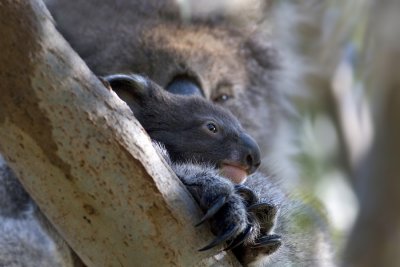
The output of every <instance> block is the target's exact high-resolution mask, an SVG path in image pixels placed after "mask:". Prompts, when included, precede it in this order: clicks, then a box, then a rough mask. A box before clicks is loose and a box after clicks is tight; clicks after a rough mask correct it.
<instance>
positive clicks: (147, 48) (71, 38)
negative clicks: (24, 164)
mask: <svg viewBox="0 0 400 267" xmlns="http://www.w3.org/2000/svg"><path fill="white" fill-rule="evenodd" d="M203 2H207V3H211V7H212V8H210V9H207V8H204V6H201V3H203ZM231 2H232V3H233V2H234V3H236V4H237V6H233V7H232V6H226V5H227V4H230V3H231ZM280 2H282V3H284V4H286V3H287V1H280ZM46 4H47V6H48V8H49V10H50V12H51V14H52V15H53V17H54V20H55V23H56V25H57V27H58V29H59V31H60V32H61V33H62V34H63V36H64V37H65V38H66V39H67V41H68V42H69V43H70V44H71V46H72V47H73V48H74V49H75V51H76V52H77V53H78V54H79V55H80V56H81V57H82V58H83V60H84V61H85V62H86V64H87V65H88V66H89V67H90V69H91V70H92V71H93V72H94V73H95V74H97V75H99V76H107V75H110V74H114V73H139V74H143V75H144V76H146V77H149V79H150V80H152V81H154V82H155V83H156V84H158V85H159V86H160V87H161V88H164V89H165V90H166V91H169V92H171V93H175V94H180V95H181V96H182V98H180V101H183V99H184V98H183V97H189V98H190V97H192V95H197V96H198V97H202V98H204V99H205V100H206V101H209V102H212V103H214V104H215V105H218V106H220V107H221V108H223V109H226V110H229V111H230V112H231V113H232V114H233V115H234V116H236V118H237V119H238V120H239V122H240V123H241V125H242V127H243V129H244V131H245V132H247V133H249V134H250V135H251V136H252V137H253V138H254V139H255V141H256V142H257V144H258V145H259V148H260V158H261V162H262V164H261V165H260V167H259V168H258V170H259V171H256V172H254V173H250V172H249V171H247V172H246V174H249V176H248V177H247V179H246V180H245V181H244V178H243V177H244V175H243V168H235V169H233V173H229V168H225V173H222V172H220V171H218V170H217V169H215V166H212V165H213V163H212V162H208V163H207V164H206V165H202V164H193V163H190V162H189V163H188V162H179V161H177V162H175V161H173V160H171V161H170V162H171V164H172V166H173V168H174V170H175V171H176V173H177V174H178V176H179V177H180V178H181V180H182V181H185V177H186V178H187V179H189V180H190V179H192V180H193V179H194V178H195V177H197V175H198V174H201V173H203V174H204V173H208V175H209V176H210V177H214V178H212V179H213V180H221V183H225V184H229V186H228V187H230V188H231V189H228V190H227V191H224V192H225V193H223V192H221V194H217V195H218V196H221V195H224V194H226V192H228V191H229V192H231V193H229V195H230V196H238V195H239V196H241V197H242V199H243V201H241V202H240V203H241V204H240V206H241V207H242V208H240V210H241V211H242V212H243V213H242V214H243V216H242V215H240V217H241V218H245V219H242V220H240V223H238V224H236V225H235V227H239V228H237V229H236V230H235V231H234V232H235V233H233V234H231V235H230V236H229V237H227V239H226V241H228V246H227V247H228V248H229V245H230V244H234V245H236V244H239V245H238V246H237V247H235V248H231V249H233V252H234V253H235V255H236V256H237V258H238V259H239V260H240V261H241V262H242V263H243V264H244V265H248V266H332V265H334V262H333V260H332V253H331V249H330V242H329V225H328V223H327V221H326V219H325V216H324V213H323V211H321V209H320V208H319V207H318V205H317V204H316V203H315V202H312V201H309V199H308V198H307V197H304V196H302V195H300V196H299V195H297V194H292V193H288V192H287V191H286V184H287V183H286V181H287V180H289V181H292V179H291V177H290V176H291V175H292V174H293V173H294V176H296V175H295V173H296V171H295V165H294V164H293V163H291V161H290V160H289V158H288V156H287V153H286V151H287V150H288V149H287V148H288V147H290V139H289V140H288V139H287V136H286V133H287V131H285V127H286V124H285V122H286V121H287V117H288V114H289V113H290V110H291V106H290V105H288V102H289V101H288V97H287V96H288V94H289V93H290V92H292V91H299V90H301V89H300V88H299V86H297V84H296V86H294V87H293V86H292V85H293V84H292V81H293V76H295V74H294V73H293V72H292V71H291V70H290V69H291V68H292V67H293V66H295V65H296V61H294V60H291V58H292V57H291V55H292V53H291V51H290V50H288V48H290V47H288V45H287V42H286V40H288V39H287V36H288V35H286V34H285V33H284V32H285V31H286V27H287V24H288V23H289V22H290V20H291V19H292V18H293V17H295V16H294V14H295V12H291V11H290V8H289V9H287V8H284V9H280V8H278V9H276V8H275V7H274V6H273V5H271V1H266V0H249V1H190V0H188V1H175V0H165V1H161V0H129V1H128V0H120V1H111V0H96V1H94V0H76V1H68V0H47V1H46ZM280 10H284V13H282V12H281V11H280ZM285 12H288V13H285ZM289 35H290V34H289ZM289 39H290V38H289ZM127 102H128V101H127ZM206 126H207V125H206ZM211 128H212V127H211ZM282 129H283V130H282ZM178 141H179V140H176V142H178ZM166 146H167V145H166ZM167 150H168V149H160V152H163V151H164V152H163V153H165V151H167ZM172 157H173V156H172ZM167 158H168V157H167ZM241 158H242V159H243V157H241ZM237 159H238V158H236V160H237ZM214 165H215V163H214ZM228 165H229V164H228ZM228 167H229V166H228ZM236 167H237V166H236ZM220 169H221V170H223V168H220ZM238 170H241V171H238ZM293 170H294V171H293ZM5 174H7V175H6V176H7V177H10V176H12V175H11V172H9V171H7V172H5ZM224 175H225V177H231V179H232V180H234V179H237V181H236V182H235V183H237V182H238V181H242V182H243V181H244V183H243V184H241V185H235V183H234V182H232V181H230V180H229V178H228V179H227V178H224ZM191 177H192V178H191ZM1 186H2V185H1V184H0V187H1ZM241 186H243V187H242V188H248V189H249V190H247V189H240V187H241ZM244 186H245V187H244ZM188 188H190V186H188ZM192 188H194V187H192ZM189 190H190V191H191V193H192V194H193V195H194V196H195V198H196V199H197V201H198V202H199V203H201V201H199V199H198V198H199V196H197V197H196V192H195V191H194V190H192V189H189ZM245 191H246V192H245ZM7 192H8V193H17V191H15V190H11V192H10V191H7ZM244 192H245V193H244ZM252 198H253V200H252ZM7 199H16V198H15V197H12V198H7ZM18 199H19V198H18ZM210 199H213V198H210ZM214 199H218V198H217V197H216V198H214ZM224 201H226V200H224ZM221 202H223V201H222V200H221ZM29 203H31V202H29V201H28V204H29ZM250 203H251V204H250ZM257 203H266V204H267V205H265V204H263V205H261V208H259V209H254V210H253V208H255V207H257V205H256V204H257ZM212 204H217V203H212ZM212 204H210V203H209V204H206V205H205V206H203V207H202V208H203V210H204V211H205V213H206V214H207V213H208V211H209V210H211V211H213V210H214V209H212V208H210V207H211V206H213V205H212ZM200 205H201V204H200ZM254 205H256V206H254ZM32 206H33V208H32ZM228 206H230V207H232V206H233V204H232V206H231V205H223V206H222V207H220V209H218V208H216V210H217V211H216V213H214V212H211V215H210V216H209V217H208V216H207V217H206V219H205V220H208V221H210V224H211V229H213V231H214V232H215V233H216V235H217V241H216V242H212V243H211V245H215V243H218V242H220V241H221V240H224V238H222V239H221V236H220V235H221V234H222V233H223V232H226V229H227V228H226V227H224V219H225V218H221V217H219V215H218V214H227V213H229V212H228V211H227V213H225V212H224V211H223V210H224V209H225V207H228ZM252 206H253V207H252ZM0 207H1V205H0ZM16 207H17V208H18V209H22V211H20V213H21V214H24V217H19V218H18V220H29V221H36V217H37V216H39V215H40V213H38V212H36V210H37V209H36V208H35V206H34V204H29V205H25V204H24V205H17V206H16ZM26 207H31V208H30V209H27V208H26ZM216 207H218V205H217V206H216ZM250 207H252V208H250ZM221 209H222V210H221ZM32 210H33V211H32ZM264 217H266V218H264ZM24 218H25V219H24ZM251 220H254V221H256V222H257V223H258V224H259V226H258V229H255V227H254V226H253V225H257V223H254V222H252V221H251ZM242 222H244V223H242ZM249 225H252V226H253V229H251V230H250V229H249V228H248V226H249ZM35 227H36V228H37V229H42V230H43V231H45V230H46V229H47V228H48V227H49V226H46V227H42V228H40V227H41V225H40V224H39V225H38V226H35ZM228 228H229V227H228ZM256 228H257V227H256ZM222 229H223V230H222ZM26 231H28V233H31V232H32V231H29V229H28V230H26ZM26 231H25V232H26ZM3 232H4V233H8V236H9V233H10V231H9V230H7V231H3ZM16 232H17V233H16V234H15V236H20V235H21V234H22V232H23V231H21V232H18V231H16ZM247 232H249V233H250V234H249V235H247V237H244V238H243V237H241V236H242V234H246V233H247ZM0 235H2V234H1V233H0ZM274 235H276V236H274ZM239 237H240V238H239ZM264 237H265V238H264ZM52 239H54V238H50V237H47V239H46V240H47V241H46V242H43V243H51V242H50V241H51V240H52ZM0 240H1V238H0ZM49 240H50V241H49ZM242 240H244V241H243V242H242V243H241V242H240V241H242ZM232 241H234V242H233V243H232ZM222 242H224V241H222ZM269 242H271V244H272V245H271V246H269V245H268V244H269ZM257 244H259V245H260V246H258V245H257ZM0 246H1V244H0ZM31 246H32V245H31ZM33 247H34V249H35V248H36V249H38V250H39V251H47V252H48V253H47V254H46V253H38V254H37V255H42V256H43V257H46V255H47V257H50V258H51V260H52V261H54V260H55V259H57V257H56V254H57V253H58V250H57V249H54V242H53V245H52V246H50V247H53V248H51V249H49V247H48V246H47V247H46V246H42V245H38V244H35V245H34V246H33ZM206 248H207V246H206ZM2 251H7V250H2V249H0V253H1V252H2ZM7 255H11V253H6V255H5V256H6V257H7ZM2 257H3V256H2ZM0 258H1V257H0ZM9 258H10V257H9ZM11 258H12V257H11ZM28 262H29V261H28ZM21 265H22V266H23V264H20V265H17V266H21ZM0 266H1V264H0ZM11 266H12V265H11ZM28 266H29V264H28ZM37 266H42V265H41V264H37ZM53 266H68V265H53Z"/></svg>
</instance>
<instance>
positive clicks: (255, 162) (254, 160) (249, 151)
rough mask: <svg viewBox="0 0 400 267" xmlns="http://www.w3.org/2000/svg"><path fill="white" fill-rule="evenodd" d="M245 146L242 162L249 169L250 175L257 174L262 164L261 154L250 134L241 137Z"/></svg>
mask: <svg viewBox="0 0 400 267" xmlns="http://www.w3.org/2000/svg"><path fill="white" fill-rule="evenodd" d="M240 143H241V145H242V146H243V152H244V153H243V154H242V162H243V163H244V164H246V165H247V166H248V167H249V174H251V173H253V172H255V171H256V170H257V168H258V167H259V166H260V164H261V152H260V148H259V147H258V145H257V143H256V141H255V140H254V139H253V138H252V137H251V136H250V135H248V134H242V135H241V136H240Z"/></svg>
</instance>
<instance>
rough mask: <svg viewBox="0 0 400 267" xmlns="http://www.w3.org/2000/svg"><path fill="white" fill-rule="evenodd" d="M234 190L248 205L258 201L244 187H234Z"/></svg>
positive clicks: (250, 191)
mask: <svg viewBox="0 0 400 267" xmlns="http://www.w3.org/2000/svg"><path fill="white" fill-rule="evenodd" d="M235 190H236V192H237V193H239V194H240V195H241V197H243V199H244V200H245V201H246V203H247V204H248V205H250V204H252V203H255V202H257V201H258V197H257V196H256V194H255V193H254V192H253V191H252V190H251V189H250V188H248V187H247V186H245V185H235Z"/></svg>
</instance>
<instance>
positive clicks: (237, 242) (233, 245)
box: [224, 225, 253, 251]
mask: <svg viewBox="0 0 400 267" xmlns="http://www.w3.org/2000/svg"><path fill="white" fill-rule="evenodd" d="M252 230H253V226H252V225H249V226H247V228H246V229H245V230H244V231H243V232H242V233H240V235H238V236H237V237H236V238H235V239H234V240H232V242H230V243H229V245H228V246H227V247H226V248H224V251H227V250H231V249H234V248H236V247H237V246H239V245H240V244H242V243H243V242H244V241H245V240H246V238H247V237H248V236H249V235H250V234H251V232H252Z"/></svg>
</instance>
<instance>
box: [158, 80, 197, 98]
mask: <svg viewBox="0 0 400 267" xmlns="http://www.w3.org/2000/svg"><path fill="white" fill-rule="evenodd" d="M165 89H166V90H167V91H168V92H170V93H173V94H178V95H198V96H203V91H202V90H201V88H200V86H199V85H198V83H197V82H196V81H195V79H193V78H191V77H187V76H177V77H175V78H174V79H173V80H172V81H171V82H170V83H169V84H168V85H167V86H166V88H165Z"/></svg>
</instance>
